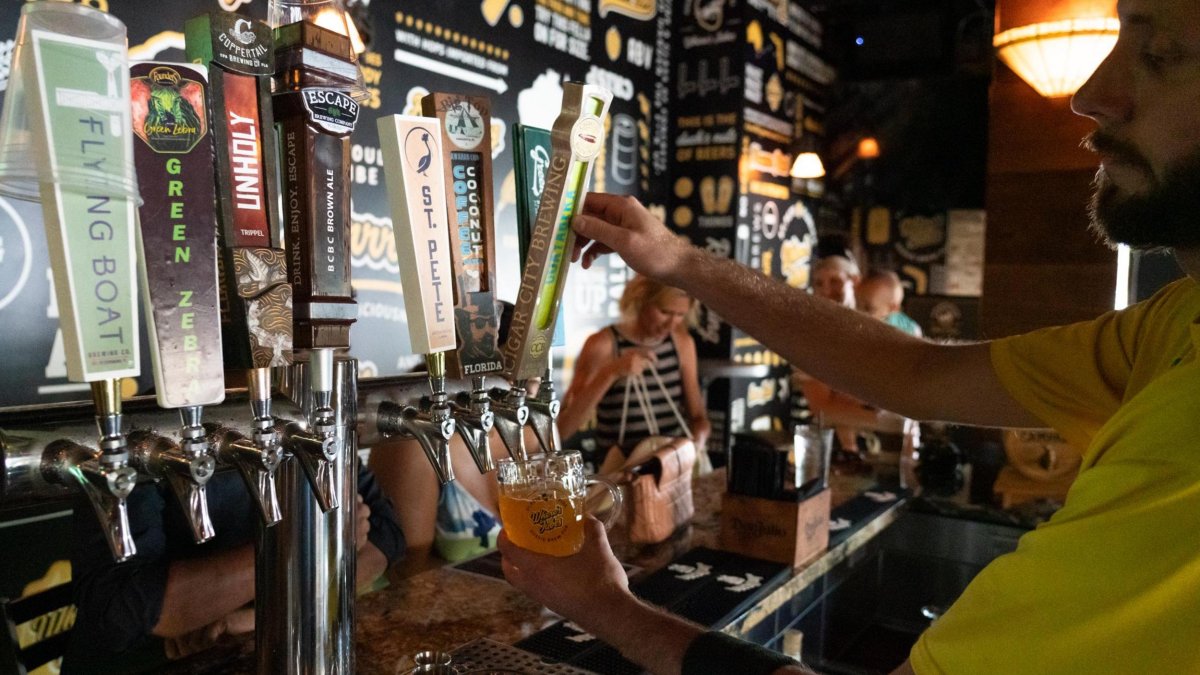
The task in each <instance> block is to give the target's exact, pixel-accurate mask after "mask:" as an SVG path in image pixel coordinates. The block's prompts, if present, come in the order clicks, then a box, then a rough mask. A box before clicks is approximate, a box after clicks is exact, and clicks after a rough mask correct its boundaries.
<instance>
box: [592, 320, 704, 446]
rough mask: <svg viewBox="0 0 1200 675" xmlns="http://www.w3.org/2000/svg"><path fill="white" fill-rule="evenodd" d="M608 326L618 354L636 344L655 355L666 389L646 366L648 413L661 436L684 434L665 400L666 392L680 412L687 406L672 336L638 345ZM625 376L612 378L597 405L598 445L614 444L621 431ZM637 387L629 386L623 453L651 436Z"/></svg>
mask: <svg viewBox="0 0 1200 675" xmlns="http://www.w3.org/2000/svg"><path fill="white" fill-rule="evenodd" d="M609 330H610V331H612V334H613V339H614V340H616V343H617V355H618V356H619V355H620V354H621V353H622V352H624V351H625V350H626V349H631V348H637V347H639V346H640V347H642V348H649V349H650V350H651V351H653V352H654V355H655V356H656V357H657V358H658V361H657V363H656V364H655V368H657V369H658V375H659V377H661V378H662V382H663V385H664V386H665V387H666V391H665V392H664V391H663V388H662V387H660V386H658V381H657V380H655V379H654V375H653V374H652V373H651V372H650V369H648V368H647V369H646V372H645V373H644V376H645V378H646V390H647V392H648V394H649V399H650V406H649V407H650V411H651V414H652V415H653V417H654V420H655V421H656V422H658V433H659V435H660V436H683V435H684V433H683V427H681V426H680V424H679V420H678V419H677V418H676V417H675V413H673V412H671V406H670V404H669V403H667V397H668V396H669V397H670V399H671V400H672V401H674V402H675V407H676V408H678V409H679V412H680V414H684V411H685V410H686V409H687V407H686V406H685V405H684V401H683V379H682V377H681V375H680V371H679V353H678V352H677V351H676V350H675V340H673V339H672V338H671V337H670V336H668V337H667V338H666V339H665V340H663V341H662V342H660V343H658V344H657V345H654V346H652V347H651V346H649V345H638V344H637V343H636V342H633V341H632V340H629V339H628V338H626V337H625V336H623V335H621V334H620V333H618V332H617V329H616V327H615V326H609ZM626 379H627V378H624V377H622V378H619V379H617V381H616V382H613V385H612V386H611V387H609V389H608V391H606V392H604V396H603V398H601V399H600V403H599V404H598V405H597V406H596V442H597V445H598V447H600V448H610V447H612V446H614V445H616V444H617V437H618V436H619V435H620V431H621V411H622V410H623V409H625V380H626ZM636 391H637V390H636V389H635V388H633V387H630V388H629V407H628V411H627V412H626V416H625V441H624V443H622V444H621V452H623V453H625V454H626V455H628V454H629V453H630V451H632V450H633V448H634V446H636V445H637V444H638V443H639V442H640V441H641V440H642V439H645V438H647V437H649V436H650V425H649V424H648V423H647V421H646V415H645V413H643V411H642V406H641V405H639V404H638V398H637V394H636Z"/></svg>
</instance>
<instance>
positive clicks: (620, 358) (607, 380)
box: [558, 276, 710, 466]
mask: <svg viewBox="0 0 1200 675" xmlns="http://www.w3.org/2000/svg"><path fill="white" fill-rule="evenodd" d="M692 305H693V301H692V299H691V298H690V297H688V295H687V294H686V293H684V292H683V291H680V290H679V289H677V288H672V287H670V286H664V285H662V284H660V283H658V282H655V281H651V280H650V279H647V278H646V277H643V276H636V277H634V278H633V279H631V280H630V281H629V283H627V284H626V285H625V290H624V292H623V293H622V294H621V301H620V308H621V320H620V321H618V322H617V323H616V324H614V325H612V326H609V327H608V328H605V329H603V330H600V331H599V332H596V333H594V334H592V335H591V336H590V337H588V339H587V341H586V342H584V344H583V349H582V350H580V352H579V359H578V360H577V361H576V362H575V372H574V375H573V376H572V380H571V386H570V387H569V388H568V389H567V393H566V395H565V396H564V397H563V402H562V411H561V412H560V413H559V416H558V429H559V433H561V434H562V436H563V437H564V438H566V437H568V436H570V435H572V434H574V433H575V432H577V431H579V429H580V428H581V427H582V426H583V425H584V423H585V422H586V421H587V420H588V419H589V418H591V417H592V414H593V412H594V413H595V416H596V441H597V443H598V446H599V447H600V448H602V449H611V448H617V450H619V452H620V453H621V454H623V455H624V456H628V455H629V453H630V452H631V451H632V450H633V448H634V446H636V445H637V444H638V442H639V441H641V440H642V439H644V438H646V437H648V436H650V435H654V429H657V430H658V433H657V435H663V436H683V435H685V434H684V430H683V428H682V427H681V425H680V420H679V418H678V417H677V416H676V413H677V412H678V414H679V415H681V416H682V417H683V420H684V421H685V422H686V423H687V426H688V429H689V430H690V432H691V434H692V438H693V440H694V441H695V443H696V448H697V450H703V449H704V447H705V445H706V444H707V442H708V434H709V431H710V426H709V422H708V415H707V413H706V412H705V407H704V401H703V400H702V399H701V397H700V381H699V379H698V376H697V366H696V342H695V340H693V339H692V336H691V335H689V334H688V332H687V327H686V325H685V324H684V319H685V318H686V317H687V315H688V314H689V313H690V312H691V309H692ZM654 372H657V378H656V377H654V375H653V373H654ZM643 373H644V374H645V384H646V393H647V399H648V400H647V402H646V403H647V405H646V408H647V409H648V410H649V415H648V414H647V412H646V411H645V410H644V409H643V406H641V405H639V404H638V401H637V398H636V396H635V395H634V393H633V391H632V390H631V389H629V388H628V387H627V386H626V384H627V380H628V378H630V377H635V376H638V375H642V374H643ZM659 380H661V383H662V386H661V387H660V385H659ZM664 387H665V391H664ZM627 391H628V392H629V395H628V396H629V400H628V401H627V400H626V396H627V394H626V392H627ZM650 416H652V417H653V419H648V417H650ZM623 417H624V421H623V423H622V418H623ZM622 429H623V431H624V433H623V434H622ZM615 461H616V458H615V457H614V458H613V459H611V460H610V462H606V465H607V464H611V463H612V462H615ZM618 466H619V464H618Z"/></svg>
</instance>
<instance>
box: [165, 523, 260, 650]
mask: <svg viewBox="0 0 1200 675" xmlns="http://www.w3.org/2000/svg"><path fill="white" fill-rule="evenodd" d="M253 599H254V545H253V544H247V545H245V546H240V547H238V548H233V549H229V550H227V551H220V552H218V553H214V554H212V555H210V556H205V557H203V558H194V559H191V560H177V561H175V562H173V563H171V567H170V571H169V572H167V588H166V591H165V592H164V593H163V604H162V614H161V615H160V616H159V618H158V623H157V624H156V625H155V626H154V629H153V631H151V632H153V633H154V634H155V635H157V636H159V637H165V638H174V637H180V636H182V635H186V634H188V633H191V632H192V631H195V630H197V629H200V628H203V627H205V626H208V625H210V624H212V623H213V622H215V621H217V620H218V619H221V618H222V617H224V616H226V615H227V614H229V613H230V612H232V611H234V610H235V609H237V608H239V607H241V606H242V605H245V604H246V603H248V602H250V601H251V600H253Z"/></svg>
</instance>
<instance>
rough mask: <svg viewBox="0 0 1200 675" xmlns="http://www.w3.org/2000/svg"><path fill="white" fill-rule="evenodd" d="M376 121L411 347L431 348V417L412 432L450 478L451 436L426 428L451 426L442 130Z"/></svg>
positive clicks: (420, 121) (427, 121)
mask: <svg viewBox="0 0 1200 675" xmlns="http://www.w3.org/2000/svg"><path fill="white" fill-rule="evenodd" d="M378 125H379V143H380V148H381V151H382V156H383V168H384V175H385V178H386V180H387V187H388V201H389V202H390V203H391V207H392V231H393V232H394V233H395V238H396V257H397V259H398V261H399V263H400V279H401V283H402V285H403V287H404V306H405V310H406V312H407V314H408V332H409V337H410V339H411V341H412V346H413V350H414V351H415V352H417V353H421V354H425V355H426V363H427V365H428V366H429V383H430V388H431V390H432V405H431V406H430V410H429V413H428V416H429V418H430V421H432V422H433V423H434V424H433V425H430V426H428V427H420V428H415V429H412V430H410V433H411V434H412V435H414V436H417V438H418V440H419V441H420V442H421V444H422V446H423V447H426V452H427V454H428V455H429V459H430V461H431V462H432V463H433V465H434V469H435V470H436V471H437V473H438V476H439V478H441V479H443V480H453V478H454V469H453V467H452V466H451V465H450V463H449V450H448V447H449V445H448V444H449V437H448V436H447V437H445V438H435V439H433V445H432V448H433V449H431V448H430V447H428V439H423V438H422V436H421V434H423V433H425V432H426V431H427V430H428V429H433V430H434V431H435V432H436V434H437V435H441V434H442V432H443V431H444V429H445V428H446V427H447V425H448V428H449V429H450V431H451V433H453V430H454V420H453V419H452V418H451V417H450V404H449V401H448V400H447V397H446V360H445V356H446V352H447V351H448V350H451V349H454V347H455V338H454V299H453V295H452V284H451V281H450V278H449V277H450V274H451V273H452V271H453V268H452V267H451V262H450V236H449V235H450V233H449V227H448V220H447V216H446V200H445V197H444V195H445V190H446V186H445V182H444V179H443V174H442V148H441V138H440V136H439V135H438V129H437V120H436V119H433V118H428V117H413V116H403V115H390V116H386V117H381V118H379V120H378Z"/></svg>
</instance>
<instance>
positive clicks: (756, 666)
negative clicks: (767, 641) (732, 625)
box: [680, 631, 799, 675]
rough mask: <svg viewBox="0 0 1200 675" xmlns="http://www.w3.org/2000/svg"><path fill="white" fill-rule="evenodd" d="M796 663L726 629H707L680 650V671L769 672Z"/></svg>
mask: <svg viewBox="0 0 1200 675" xmlns="http://www.w3.org/2000/svg"><path fill="white" fill-rule="evenodd" d="M796 665H799V664H798V663H796V661H795V660H794V659H790V658H788V657H786V656H784V655H783V654H780V653H779V652H776V651H772V650H770V649H767V648H766V647H760V646H758V645H756V644H753V643H750V642H746V641H744V640H739V639H737V638H735V637H733V636H731V635H726V634H725V633H718V632H717V631H708V632H707V633H701V634H700V636H699V637H697V638H696V639H695V640H692V643H691V644H690V645H688V648H687V651H685V652H684V653H683V669H682V670H681V672H680V675H714V674H716V673H738V674H739V675H771V673H773V672H775V671H776V670H779V669H780V668H782V667H784V666H796Z"/></svg>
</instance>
